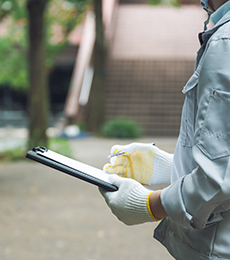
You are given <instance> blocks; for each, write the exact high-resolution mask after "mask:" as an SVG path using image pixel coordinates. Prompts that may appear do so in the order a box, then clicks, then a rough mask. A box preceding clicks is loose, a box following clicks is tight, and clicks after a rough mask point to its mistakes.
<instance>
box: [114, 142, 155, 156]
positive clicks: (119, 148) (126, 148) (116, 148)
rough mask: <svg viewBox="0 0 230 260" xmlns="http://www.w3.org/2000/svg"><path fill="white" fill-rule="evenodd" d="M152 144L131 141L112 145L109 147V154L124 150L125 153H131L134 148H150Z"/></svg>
mask: <svg viewBox="0 0 230 260" xmlns="http://www.w3.org/2000/svg"><path fill="white" fill-rule="evenodd" d="M153 146H154V145H153V144H152V143H137V142H134V143H131V144H128V145H114V146H113V147H112V148H111V154H116V153H119V152H125V153H127V154H128V153H131V152H133V151H134V150H139V149H152V147H153Z"/></svg>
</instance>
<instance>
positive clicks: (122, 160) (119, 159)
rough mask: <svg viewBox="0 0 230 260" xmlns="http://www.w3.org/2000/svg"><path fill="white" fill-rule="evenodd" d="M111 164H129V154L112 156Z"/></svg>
mask: <svg viewBox="0 0 230 260" xmlns="http://www.w3.org/2000/svg"><path fill="white" fill-rule="evenodd" d="M110 164H111V165H112V166H116V165H123V166H125V165H128V164H129V158H128V157H127V156H123V155H121V156H114V157H111V158H110Z"/></svg>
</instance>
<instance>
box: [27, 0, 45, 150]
mask: <svg viewBox="0 0 230 260" xmlns="http://www.w3.org/2000/svg"><path fill="white" fill-rule="evenodd" d="M47 2H48V0H27V8H28V23H29V28H28V30H29V31H28V34H29V51H28V59H29V83H30V84H29V97H28V99H29V100H28V113H29V143H28V145H29V148H30V149H31V148H33V147H35V146H38V145H40V146H46V145H47V135H46V129H47V116H48V89H47V80H46V75H45V65H44V11H45V6H46V4H47Z"/></svg>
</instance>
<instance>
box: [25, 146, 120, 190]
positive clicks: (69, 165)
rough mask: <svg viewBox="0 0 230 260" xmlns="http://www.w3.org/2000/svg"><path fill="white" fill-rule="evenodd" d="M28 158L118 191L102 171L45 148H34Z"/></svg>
mask: <svg viewBox="0 0 230 260" xmlns="http://www.w3.org/2000/svg"><path fill="white" fill-rule="evenodd" d="M26 157H27V158H29V159H32V160H34V161H36V162H39V163H42V164H44V165H46V166H49V167H51V168H53V169H56V170H58V171H61V172H63V173H66V174H69V175H71V176H73V177H76V178H78V179H81V180H83V181H86V182H89V183H91V184H94V185H97V186H99V187H101V188H104V189H106V190H108V191H117V190H118V188H117V187H116V186H115V185H113V184H111V183H110V182H109V181H108V174H107V173H105V172H103V171H102V170H100V169H98V168H95V167H93V166H90V165H87V164H84V163H82V162H79V161H76V160H74V159H71V158H69V157H66V156H64V155H61V154H59V153H56V152H53V151H51V150H48V149H46V148H45V147H36V148H33V149H32V150H30V151H28V152H27V154H26Z"/></svg>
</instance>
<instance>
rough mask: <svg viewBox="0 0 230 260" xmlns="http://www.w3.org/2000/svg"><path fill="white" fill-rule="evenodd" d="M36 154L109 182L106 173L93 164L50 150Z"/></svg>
mask: <svg viewBox="0 0 230 260" xmlns="http://www.w3.org/2000/svg"><path fill="white" fill-rule="evenodd" d="M37 154H40V155H41V156H43V157H47V158H49V159H51V160H53V161H55V162H59V163H61V164H63V165H67V166H69V167H71V168H73V169H76V170H79V171H81V172H84V173H87V174H90V175H91V176H93V177H95V178H97V179H100V180H102V181H105V182H109V180H108V174H106V173H105V172H103V171H102V170H100V169H98V168H95V167H93V166H90V165H87V164H85V163H82V162H79V161H76V160H74V159H71V158H69V157H66V156H63V155H61V154H58V153H55V152H53V151H51V150H46V151H45V152H42V151H39V150H38V151H37Z"/></svg>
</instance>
